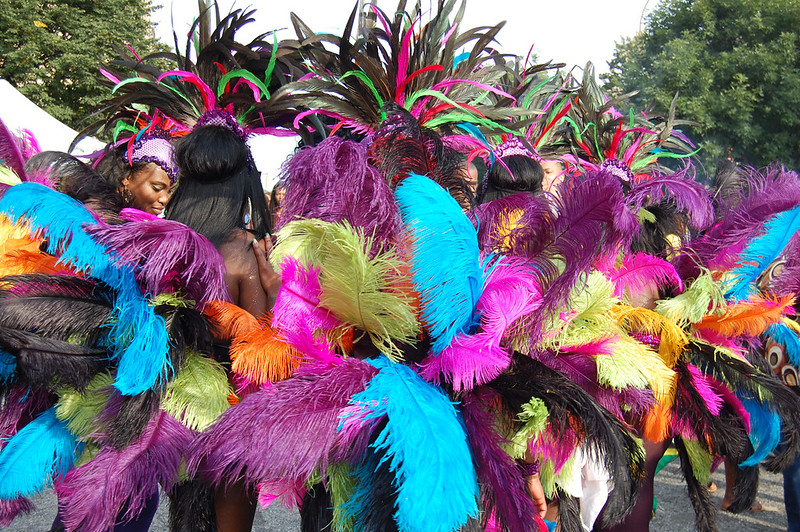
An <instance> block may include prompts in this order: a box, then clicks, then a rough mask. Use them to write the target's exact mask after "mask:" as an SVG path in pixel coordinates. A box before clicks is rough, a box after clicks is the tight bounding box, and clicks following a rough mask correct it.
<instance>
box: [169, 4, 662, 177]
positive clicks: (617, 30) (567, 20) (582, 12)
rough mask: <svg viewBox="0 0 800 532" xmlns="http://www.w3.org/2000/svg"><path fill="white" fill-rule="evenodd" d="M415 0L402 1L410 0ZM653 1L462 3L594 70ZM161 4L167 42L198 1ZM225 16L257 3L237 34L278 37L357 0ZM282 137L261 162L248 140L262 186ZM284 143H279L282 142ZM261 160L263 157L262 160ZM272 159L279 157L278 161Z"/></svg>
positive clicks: (346, 9)
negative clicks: (294, 20) (295, 22)
mask: <svg viewBox="0 0 800 532" xmlns="http://www.w3.org/2000/svg"><path fill="white" fill-rule="evenodd" d="M413 2H414V0H408V5H413ZM377 3H378V5H379V6H380V7H381V9H383V10H384V11H386V12H391V11H392V10H393V9H394V8H396V6H397V0H378V1H377ZM656 3H657V0H471V1H469V2H467V7H466V12H465V16H464V20H463V28H472V27H476V26H493V25H495V24H497V23H498V22H501V21H504V20H505V21H506V25H505V27H504V28H503V29H502V30H501V31H500V33H499V35H498V39H497V40H498V45H499V46H498V47H499V48H500V49H501V50H502V51H503V52H506V53H514V54H516V55H522V56H524V55H527V53H528V50H530V48H531V46H532V47H533V52H534V53H535V54H537V56H538V58H539V62H546V61H548V60H552V61H553V62H563V63H566V64H567V68H571V67H572V66H573V65H578V66H580V67H583V66H584V65H585V64H586V62H587V61H591V62H592V63H594V65H595V70H596V71H597V73H598V74H599V73H602V72H607V71H608V64H607V62H608V61H609V60H610V59H611V58H612V57H613V55H614V49H615V47H616V43H618V42H621V41H622V39H623V38H625V37H632V36H633V35H635V34H636V33H637V32H638V31H639V30H640V29H641V27H642V25H643V23H644V20H643V17H644V16H645V15H646V13H647V12H648V11H649V10H650V9H652V8H653V7H654V6H655V5H656ZM153 4H154V5H160V6H161V7H160V8H159V9H157V10H156V12H155V13H154V15H153V21H154V22H155V23H156V37H157V38H158V39H159V40H161V41H163V42H165V43H167V44H170V45H171V44H172V43H173V39H172V26H173V21H174V25H175V29H176V33H177V34H178V39H179V41H180V42H185V35H186V34H187V33H188V30H189V28H190V26H191V23H192V20H193V18H194V17H195V16H196V14H197V0H153ZM219 4H220V12H221V14H222V15H223V16H224V15H225V14H226V13H227V12H228V11H229V10H230V9H231V7H233V8H248V7H251V6H253V7H255V6H260V7H256V11H255V19H256V21H255V22H254V23H252V24H250V25H249V26H246V27H245V30H243V31H242V33H241V39H242V40H246V39H248V38H251V37H253V36H255V35H257V34H258V33H263V32H267V31H271V30H278V38H279V39H282V38H291V37H293V36H294V32H293V30H292V29H291V28H292V26H291V22H290V18H289V13H290V11H294V12H295V14H297V15H298V16H299V17H300V18H301V19H302V20H303V22H305V23H306V24H307V25H308V26H309V27H311V28H312V29H313V30H315V31H318V32H327V33H335V34H336V33H340V32H341V30H342V28H343V27H344V25H345V23H346V22H347V18H348V16H349V15H350V12H351V11H352V9H353V7H354V6H355V5H356V0H281V1H276V0H261V1H260V2H254V1H253V2H247V1H244V2H243V1H242V0H237V1H233V0H219ZM426 4H427V5H429V6H435V5H436V4H437V2H436V0H422V5H423V7H424V6H426ZM291 142H293V141H289V140H286V139H283V140H278V141H273V144H272V148H273V149H271V150H269V151H270V152H275V154H274V156H273V157H271V159H272V160H269V161H267V158H266V157H265V155H264V154H261V153H259V152H261V151H262V149H261V148H259V149H256V147H253V152H254V156H255V157H256V164H257V165H258V166H259V169H260V170H261V171H262V172H263V173H264V174H265V175H264V178H265V182H266V183H267V186H268V187H269V186H271V184H272V183H273V182H274V181H275V179H276V178H277V167H278V166H279V165H280V162H281V161H282V160H283V158H285V153H288V151H286V150H290V149H291ZM284 146H285V147H284ZM260 159H261V160H260ZM262 161H264V162H262ZM276 161H277V162H276Z"/></svg>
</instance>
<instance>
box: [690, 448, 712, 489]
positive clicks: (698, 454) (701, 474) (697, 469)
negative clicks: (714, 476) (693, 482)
mask: <svg viewBox="0 0 800 532" xmlns="http://www.w3.org/2000/svg"><path fill="white" fill-rule="evenodd" d="M683 443H684V445H685V446H686V452H687V454H688V455H689V463H690V464H692V473H693V474H694V478H696V479H697V481H698V482H699V483H700V484H701V485H703V486H706V485H708V481H709V480H710V478H711V466H712V464H713V462H714V457H713V456H711V454H710V453H709V452H708V451H707V450H706V449H704V448H703V446H702V445H700V442H698V441H695V440H683Z"/></svg>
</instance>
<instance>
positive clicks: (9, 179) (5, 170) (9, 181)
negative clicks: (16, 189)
mask: <svg viewBox="0 0 800 532" xmlns="http://www.w3.org/2000/svg"><path fill="white" fill-rule="evenodd" d="M20 183H22V180H21V179H20V178H19V176H18V175H17V173H16V172H15V171H14V170H12V169H11V168H9V167H8V166H2V165H0V184H1V185H10V186H12V187H13V186H14V185H19V184H20Z"/></svg>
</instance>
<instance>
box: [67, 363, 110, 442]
mask: <svg viewBox="0 0 800 532" xmlns="http://www.w3.org/2000/svg"><path fill="white" fill-rule="evenodd" d="M113 386H114V380H113V379H112V377H111V375H109V374H108V373H100V374H98V375H95V376H94V377H93V378H92V380H91V381H90V382H89V385H88V386H87V387H86V389H85V390H83V391H78V390H76V389H74V388H62V389H61V390H59V392H58V394H59V399H58V402H57V403H56V417H57V418H58V419H59V420H61V421H63V422H64V423H66V424H67V430H69V431H70V432H71V433H72V434H74V435H75V437H76V438H78V439H84V438H88V437H89V436H90V435H91V434H93V433H96V432H100V431H101V428H102V427H101V426H100V424H99V422H98V421H97V418H98V416H99V415H100V412H101V411H102V410H103V407H104V406H105V404H106V402H107V401H108V398H109V397H110V396H111V392H112V390H113Z"/></svg>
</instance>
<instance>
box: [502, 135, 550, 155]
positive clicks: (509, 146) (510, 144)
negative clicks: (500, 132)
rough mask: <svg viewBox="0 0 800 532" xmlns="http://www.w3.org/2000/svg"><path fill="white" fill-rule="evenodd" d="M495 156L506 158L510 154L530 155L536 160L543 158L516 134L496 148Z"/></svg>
mask: <svg viewBox="0 0 800 532" xmlns="http://www.w3.org/2000/svg"><path fill="white" fill-rule="evenodd" d="M494 155H495V157H499V158H501V159H502V158H504V157H508V156H510V155H523V156H525V157H530V158H531V159H533V160H534V161H541V160H542V158H541V157H539V156H538V155H536V154H535V153H533V152H532V151H531V150H529V149H528V148H526V147H525V145H524V144H523V143H522V142H521V141H520V140H519V139H518V138H517V137H514V136H509V137H508V138H507V139H506V140H504V141H503V142H502V143H500V144H499V145H498V146H497V147H496V148H495V149H494Z"/></svg>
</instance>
